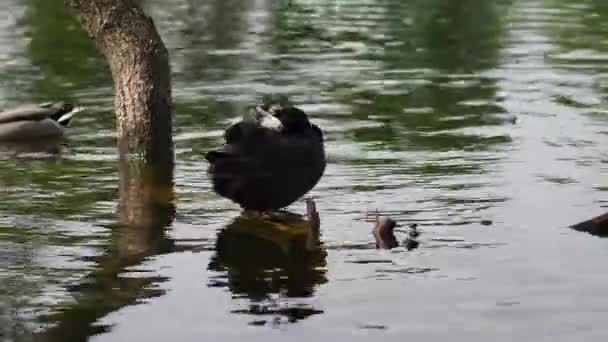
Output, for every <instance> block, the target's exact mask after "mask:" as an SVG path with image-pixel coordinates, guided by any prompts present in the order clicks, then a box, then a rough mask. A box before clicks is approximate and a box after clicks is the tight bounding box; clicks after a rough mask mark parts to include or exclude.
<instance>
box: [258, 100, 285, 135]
mask: <svg viewBox="0 0 608 342" xmlns="http://www.w3.org/2000/svg"><path fill="white" fill-rule="evenodd" d="M252 114H253V115H252V116H253V118H254V120H255V121H256V122H257V124H258V125H259V126H261V127H264V128H267V129H270V130H273V131H281V130H283V123H282V122H281V120H279V119H278V118H277V117H275V116H274V115H272V113H270V112H269V111H267V110H265V109H264V108H262V107H261V106H257V107H255V109H254V110H253V113H252Z"/></svg>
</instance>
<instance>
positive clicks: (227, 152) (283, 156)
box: [205, 107, 326, 211]
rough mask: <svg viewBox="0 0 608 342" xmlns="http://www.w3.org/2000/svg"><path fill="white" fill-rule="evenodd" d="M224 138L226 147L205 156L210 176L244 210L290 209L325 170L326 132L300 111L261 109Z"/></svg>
mask: <svg viewBox="0 0 608 342" xmlns="http://www.w3.org/2000/svg"><path fill="white" fill-rule="evenodd" d="M224 139H225V140H226V143H225V144H224V146H222V147H221V148H220V149H217V150H214V151H210V152H208V153H207V155H206V156H205V157H206V159H207V160H208V161H209V164H210V166H209V169H208V173H209V175H210V176H211V181H212V183H213V190H214V191H215V192H216V193H218V194H219V195H220V196H223V197H226V198H228V199H230V200H232V201H234V202H236V203H238V204H239V205H240V206H241V207H243V208H244V209H251V210H259V211H269V210H277V209H281V208H284V207H286V206H288V205H289V204H291V203H293V202H295V201H296V200H298V199H299V198H300V197H302V196H303V195H304V194H306V193H307V192H308V191H310V190H311V189H312V188H313V187H314V186H315V185H316V184H317V182H318V181H319V179H320V178H321V176H322V175H323V172H324V171H325V164H326V161H325V151H324V148H323V134H322V132H321V130H320V129H319V127H317V126H316V125H314V124H312V123H310V121H309V120H308V116H307V115H306V113H304V112H303V111H302V110H300V109H298V108H296V107H285V108H281V107H275V108H271V109H268V108H265V107H256V109H254V110H252V112H251V113H249V115H247V116H245V117H244V118H243V120H242V121H240V122H238V123H236V124H234V125H232V126H230V127H229V128H228V129H227V130H226V132H225V134H224Z"/></svg>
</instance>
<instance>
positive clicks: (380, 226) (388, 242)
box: [372, 212, 399, 249]
mask: <svg viewBox="0 0 608 342" xmlns="http://www.w3.org/2000/svg"><path fill="white" fill-rule="evenodd" d="M396 226H397V222H395V221H394V220H393V219H391V218H390V217H386V216H380V215H379V214H378V212H376V225H375V226H374V230H373V231H372V235H374V238H375V239H376V248H380V249H391V248H395V247H397V246H398V245H399V243H398V242H397V238H396V237H395V227H396Z"/></svg>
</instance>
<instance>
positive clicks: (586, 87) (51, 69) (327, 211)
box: [0, 0, 608, 340]
mask: <svg viewBox="0 0 608 342" xmlns="http://www.w3.org/2000/svg"><path fill="white" fill-rule="evenodd" d="M143 4H144V6H145V7H146V10H147V11H148V13H150V14H151V15H152V16H153V17H154V19H155V22H156V24H157V26H158V28H159V30H160V31H161V34H162V36H163V38H164V40H165V42H166V44H167V46H168V47H169V49H170V53H171V57H172V69H173V71H174V90H175V91H174V95H175V102H176V103H175V105H176V118H175V142H176V148H175V153H176V158H175V169H174V173H173V174H169V173H167V174H163V173H158V170H173V169H172V168H160V169H158V168H157V169H156V170H155V169H154V168H152V169H150V168H149V167H147V166H142V165H140V164H138V163H137V162H129V161H126V160H122V159H121V158H120V157H119V156H118V153H117V151H116V142H115V134H114V125H115V123H114V113H113V112H112V85H111V80H110V75H109V73H108V72H107V67H106V65H105V63H104V62H103V59H102V57H101V56H100V55H99V54H98V53H97V52H96V51H95V50H94V49H93V46H92V44H91V42H90V41H89V40H88V38H87V37H86V35H84V34H83V33H82V32H81V31H80V30H78V28H77V23H76V22H75V20H74V19H73V18H71V17H70V16H69V15H68V14H67V13H65V11H64V9H63V2H62V1H61V0H45V1H40V0H27V1H12V0H10V1H5V2H4V3H2V4H0V10H2V11H3V13H10V15H6V16H2V17H0V28H2V29H1V30H0V43H2V46H3V51H5V52H0V75H2V77H1V78H0V104H1V105H2V107H9V106H13V105H15V104H18V103H21V102H22V101H26V100H27V101H29V100H39V101H47V100H74V102H75V103H78V104H83V105H85V106H86V107H87V112H86V113H83V115H80V116H78V117H77V119H75V120H74V122H73V123H72V124H71V127H70V130H69V132H68V133H69V137H68V139H67V140H65V141H63V142H61V144H60V145H59V146H58V147H57V149H55V146H54V145H51V144H48V145H47V144H42V145H43V146H42V147H43V149H42V151H40V150H38V149H34V150H31V149H20V148H21V147H15V146H2V147H0V148H1V149H2V150H1V152H0V328H1V329H3V330H0V335H2V336H9V337H8V338H9V339H11V338H13V339H24V340H25V339H27V337H28V336H30V337H32V336H34V337H36V338H40V339H47V340H54V339H61V340H83V339H86V338H87V336H90V335H93V334H96V333H102V332H103V334H99V335H96V337H95V338H96V339H108V340H144V339H147V340H167V339H175V338H177V339H180V340H181V339H184V340H190V339H200V337H201V336H204V337H210V338H235V339H236V338H242V336H241V335H243V334H244V335H246V337H248V338H252V339H263V338H264V339H265V338H266V337H268V336H270V335H265V333H266V330H265V328H264V327H269V326H270V327H280V328H281V329H284V330H285V331H286V332H287V333H289V336H287V335H286V336H287V337H288V338H293V337H298V338H301V339H304V338H306V339H315V338H316V339H318V338H319V337H320V334H322V335H323V336H322V337H323V338H325V339H327V338H335V339H341V338H343V337H344V336H349V338H354V339H358V338H361V339H363V338H368V336H367V334H372V333H373V334H376V333H378V334H383V336H384V337H386V338H389V339H393V340H397V339H399V340H402V339H403V336H408V338H419V339H420V338H422V339H423V340H445V339H446V338H457V339H471V340H481V339H488V338H492V339H496V338H497V334H501V333H504V334H505V336H508V338H507V339H503V340H513V339H517V338H520V339H524V340H538V339H542V337H545V336H547V335H546V332H547V331H550V332H552V334H553V335H552V336H553V337H554V339H556V340H572V339H573V338H582V339H583V340H600V339H603V338H604V337H605V336H607V335H608V332H607V331H606V330H602V329H603V328H601V327H602V325H601V323H600V322H599V321H598V320H599V319H600V318H599V317H600V316H601V315H599V314H598V313H601V312H605V311H606V308H608V301H607V300H606V299H604V298H608V296H606V294H607V293H606V289H605V286H604V284H605V283H606V278H605V276H604V273H605V272H603V269H601V266H602V265H601V262H590V261H597V260H603V259H604V258H605V257H606V248H605V247H606V240H605V239H601V238H598V237H596V236H592V235H587V234H581V233H579V232H576V231H574V230H569V229H566V227H568V226H570V225H572V224H574V223H577V222H581V221H584V220H586V219H589V218H590V217H593V216H597V215H600V214H602V213H603V212H602V211H605V208H606V207H607V203H608V198H607V195H606V194H607V189H608V184H607V181H608V179H607V178H606V175H607V174H608V152H607V151H606V149H605V148H604V146H606V145H607V144H608V134H606V132H608V128H606V122H607V121H606V117H607V116H606V111H607V109H606V99H608V97H607V96H606V89H607V86H606V84H607V83H606V80H607V79H608V78H606V75H607V74H606V67H605V65H606V61H607V55H606V46H605V45H606V44H603V43H602V42H603V40H604V38H603V37H604V36H605V34H606V30H607V27H608V26H606V25H605V24H604V23H605V22H606V21H605V20H604V19H605V18H606V16H608V6H606V5H604V3H603V2H602V1H594V0H585V1H575V0H534V1H513V0H492V1H481V0H451V1H441V0H430V1H427V0H424V1H423V0H407V1H400V0H380V1H379V0H353V1H341V0H331V1H321V0H307V1H303V0H290V1H276V0H252V1H237V0H227V1H224V0H208V1H203V2H201V1H194V0H172V1H164V0H163V1H161V0H147V1H144V2H143ZM269 95H270V96H280V97H285V98H288V99H289V100H290V101H292V102H294V103H295V104H296V105H298V106H299V107H301V108H303V109H305V110H306V111H307V112H309V113H310V116H311V118H312V120H313V121H314V122H315V123H316V124H318V125H319V126H320V127H322V129H323V130H324V133H325V136H326V138H327V141H326V150H327V151H328V157H329V163H328V167H327V170H326V173H325V175H324V177H323V179H322V180H321V182H320V183H319V185H318V186H317V187H316V188H315V189H314V190H313V191H312V193H311V195H312V196H314V197H315V199H316V202H317V205H318V209H319V211H320V215H321V219H322V221H323V228H322V240H323V249H322V250H320V251H315V252H310V251H309V250H307V249H306V248H303V247H304V245H305V244H304V245H303V238H302V235H301V234H294V235H291V234H286V233H285V232H284V231H273V230H270V231H269V230H267V229H261V230H256V229H253V228H252V226H251V224H250V223H248V222H247V221H246V220H245V221H244V220H243V218H242V217H240V216H239V210H238V208H236V207H235V206H234V205H233V204H232V203H230V202H229V201H227V200H224V199H222V198H220V197H218V196H217V195H215V194H214V193H213V192H212V190H211V187H210V184H209V181H208V179H207V177H206V176H205V169H206V168H207V165H206V162H205V161H204V158H203V155H204V153H205V152H206V151H208V150H210V149H212V148H214V147H216V146H218V145H219V144H221V143H222V133H223V129H224V128H225V127H226V126H227V125H228V124H229V123H230V122H232V121H233V120H235V119H236V118H238V117H239V116H240V115H241V114H242V113H243V110H244V108H246V106H249V105H251V104H252V103H257V102H259V101H260V100H261V99H263V98H264V97H265V96H269ZM156 162H159V163H162V161H156ZM376 209H378V210H379V211H380V212H381V214H382V215H387V216H390V217H391V218H393V219H395V220H396V221H397V222H398V223H399V224H400V226H399V227H397V228H396V229H395V238H396V240H397V241H398V242H400V244H399V246H398V247H396V248H393V249H391V250H377V249H376V248H374V240H373V238H372V235H371V229H372V228H373V227H372V226H373V225H372V224H370V223H369V222H366V220H365V216H366V215H365V213H367V212H370V211H374V210H376ZM290 210H292V211H294V212H299V213H303V212H304V205H303V203H302V202H298V203H296V204H294V205H293V206H292V207H291V208H290ZM235 217H237V218H236V219H235ZM484 222H492V223H493V224H492V225H485V224H484ZM412 223H416V224H419V226H420V228H421V231H422V232H423V234H421V235H420V237H418V238H417V239H418V241H419V245H418V246H417V247H418V248H416V249H412V250H410V251H408V250H407V248H406V247H407V246H406V245H405V244H403V243H402V242H403V241H405V239H407V235H408V231H407V229H406V227H407V226H408V225H409V224H412ZM254 226H256V227H258V228H259V227H260V226H259V225H257V224H255V225H254ZM294 232H298V230H297V229H296V230H294ZM504 303H513V304H512V305H511V304H510V305H504ZM136 304H137V305H136ZM304 318H307V319H304ZM201 322H205V324H202V323H201ZM290 322H294V323H296V322H297V324H282V323H290ZM247 324H251V325H256V326H262V327H257V328H255V329H253V328H252V329H246V327H247ZM301 327H305V329H302V328H301ZM370 327H372V328H370ZM373 327H381V328H378V329H376V328H373ZM471 327H475V329H473V330H474V333H475V334H473V333H472V331H473V330H472V329H471ZM237 333H238V334H241V335H238V334H237ZM248 334H251V335H248ZM360 334H361V335H360ZM393 336H394V337H393ZM499 339H500V338H499Z"/></svg>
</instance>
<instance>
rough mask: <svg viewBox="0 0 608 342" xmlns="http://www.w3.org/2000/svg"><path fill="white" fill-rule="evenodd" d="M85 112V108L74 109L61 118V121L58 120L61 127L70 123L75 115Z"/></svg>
mask: <svg viewBox="0 0 608 342" xmlns="http://www.w3.org/2000/svg"><path fill="white" fill-rule="evenodd" d="M83 110H84V108H83V107H78V108H74V109H72V110H71V111H69V112H67V113H65V114H63V115H62V116H60V117H59V119H57V122H58V123H60V124H61V125H64V126H65V125H67V124H68V123H69V122H70V120H71V119H72V117H73V116H74V115H76V114H77V113H79V112H82V111H83Z"/></svg>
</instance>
